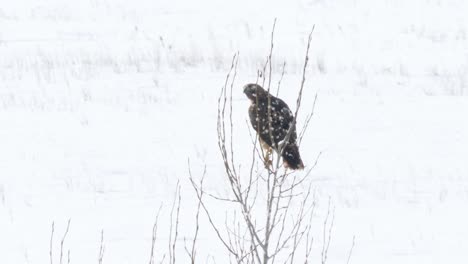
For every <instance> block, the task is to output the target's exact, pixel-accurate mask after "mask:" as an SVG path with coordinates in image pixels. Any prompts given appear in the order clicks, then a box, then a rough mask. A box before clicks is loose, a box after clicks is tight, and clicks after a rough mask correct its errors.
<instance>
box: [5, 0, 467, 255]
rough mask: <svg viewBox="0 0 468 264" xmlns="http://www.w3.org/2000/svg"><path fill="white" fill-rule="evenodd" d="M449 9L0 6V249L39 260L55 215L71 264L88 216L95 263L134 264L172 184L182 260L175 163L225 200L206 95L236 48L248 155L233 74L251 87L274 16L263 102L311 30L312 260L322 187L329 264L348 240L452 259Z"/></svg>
mask: <svg viewBox="0 0 468 264" xmlns="http://www.w3.org/2000/svg"><path fill="white" fill-rule="evenodd" d="M283 2H284V3H283ZM467 12H468V2H466V1H463V0H459V1H456V0H453V1H450V0H438V1H435V0H434V1H431V0H414V1H406V0H399V1H390V0H377V1H375V0H353V1H346V0H337V1H325V0H301V1H295V2H293V1H257V2H250V1H247V0H245V1H230V2H226V3H222V2H221V1H215V0H201V1H188V0H187V1H177V0H176V1H169V0H167V1H164V0H134V1H124V0H115V1H109V0H83V1H60V0H39V1H38V0H29V1H28V0H19V1H5V2H4V3H2V4H1V5H0V124H1V127H0V263H5V264H9V263H12V264H13V263H14V264H16V263H50V256H49V254H50V252H49V249H50V244H49V243H50V236H51V225H52V222H54V224H55V237H54V241H53V246H52V248H53V253H52V254H53V262H54V263H59V258H60V256H59V252H60V240H61V239H62V236H63V234H64V232H65V228H66V226H67V221H68V219H71V224H70V229H69V232H68V234H67V237H66V241H65V243H64V251H65V253H66V252H68V250H70V263H98V252H99V247H100V239H101V230H104V244H105V253H104V259H103V263H116V264H117V263H129V264H134V263H148V261H149V256H150V247H151V236H152V228H153V223H154V220H155V216H156V213H157V211H158V208H159V207H160V205H161V204H162V206H163V207H162V211H161V216H160V234H159V236H158V240H157V241H156V256H157V257H156V259H157V260H160V259H161V258H162V256H163V254H167V248H168V245H167V240H168V229H169V227H168V225H169V213H170V209H171V204H172V200H173V196H174V191H175V189H176V184H177V182H178V181H179V182H180V185H181V186H182V205H181V219H180V234H179V237H180V245H179V246H178V249H177V252H178V254H177V260H178V263H187V261H188V260H187V259H186V254H185V252H184V249H183V239H184V237H186V238H188V239H190V238H191V236H192V235H193V231H194V226H193V221H194V213H195V209H194V207H195V206H196V201H195V194H194V192H193V190H192V188H191V186H190V183H189V180H188V165H187V160H188V159H190V162H191V165H192V170H193V172H194V174H196V176H199V174H201V171H202V169H203V166H204V165H205V164H206V166H207V176H206V180H205V185H206V188H207V189H208V190H210V191H211V192H213V193H217V194H229V189H228V187H227V185H226V184H225V183H226V182H225V176H224V175H223V170H224V168H223V165H222V161H221V157H220V155H219V151H218V146H217V141H216V140H217V139H216V114H217V97H218V95H219V92H220V88H221V86H222V84H223V83H224V79H225V76H226V73H227V71H228V69H229V66H230V63H231V58H232V56H233V54H234V53H235V52H237V51H239V52H240V59H239V68H238V80H237V82H236V86H235V90H234V94H233V97H234V102H233V103H234V125H235V128H236V131H237V134H236V138H237V144H236V151H237V156H239V157H242V156H244V153H247V154H245V156H248V155H250V151H251V146H250V137H249V135H248V132H247V131H248V126H247V124H246V120H247V108H248V106H249V101H248V100H247V99H246V97H245V96H244V94H243V93H242V89H241V88H242V86H243V85H244V84H245V83H248V82H255V79H256V72H257V70H258V69H260V68H261V67H262V65H263V63H264V61H265V58H266V56H267V54H268V50H269V45H270V33H271V26H272V22H273V19H274V18H275V17H277V19H278V22H277V27H276V32H275V47H274V59H273V64H274V70H275V71H274V74H273V83H274V84H276V83H277V81H278V79H279V76H280V75H281V65H282V64H283V62H284V61H285V62H286V74H285V77H284V80H283V86H282V88H281V91H280V97H281V98H284V100H285V101H286V102H287V103H288V104H289V105H290V106H292V107H294V106H295V98H296V95H297V92H298V88H299V84H300V77H301V70H302V65H303V59H304V54H305V46H306V42H307V34H308V32H309V31H310V29H311V27H312V25H314V24H315V25H316V27H315V32H314V35H313V41H312V47H311V60H310V67H309V69H308V71H307V82H306V87H305V94H304V102H303V107H304V111H303V112H302V114H304V115H305V113H306V110H308V109H310V108H311V106H312V102H313V99H314V96H315V94H316V93H318V100H317V105H316V109H315V115H314V117H313V119H312V121H311V125H310V127H309V130H308V131H307V134H306V135H305V138H304V141H303V143H302V145H301V152H302V157H303V160H304V163H305V164H306V166H311V165H312V163H313V162H314V160H315V157H316V156H317V155H318V153H320V152H322V155H321V157H320V160H319V163H318V165H317V167H316V169H315V170H314V171H313V172H312V174H311V175H310V180H311V181H313V182H314V190H315V192H316V200H317V206H318V210H317V213H316V214H317V215H316V217H315V218H314V221H316V225H314V226H315V227H316V230H315V232H317V239H316V241H315V243H316V244H315V245H314V254H315V255H316V259H315V260H314V262H319V261H320V256H319V255H320V249H321V243H322V242H323V241H322V236H321V235H320V234H321V232H322V231H321V228H323V221H324V217H325V214H326V210H327V204H328V201H329V199H330V201H331V204H332V205H333V206H334V208H335V222H334V228H333V235H332V241H331V244H330V250H329V258H328V262H327V263H347V261H348V255H349V251H350V249H351V246H352V242H353V237H355V245H354V248H353V251H352V255H351V258H350V261H349V263H356V264H358V263H360V264H361V263H365V264H367V263H369V264H370V263H412V264H414V263H468V240H467V237H468V224H467V223H468V118H467V116H468V97H466V95H468V16H467V15H466V13H467ZM304 118H305V116H301V117H300V118H299V124H302V123H303V121H304ZM213 208H214V207H213ZM215 210H217V212H218V213H219V214H220V215H221V218H222V216H223V212H224V210H225V208H224V207H221V206H220V207H219V208H216V209H215ZM202 219H204V220H203V221H206V219H205V218H204V217H203V216H202ZM200 232H201V233H200V240H199V245H200V250H199V251H200V252H199V256H200V257H199V263H214V262H215V261H216V263H227V261H226V259H224V258H223V257H222V256H223V255H225V254H224V249H223V248H222V246H221V245H219V243H217V242H216V240H215V236H214V234H213V232H212V230H211V229H210V227H209V226H208V225H203V226H202V228H201V230H200ZM66 258H67V257H66V256H64V259H66ZM297 260H298V262H299V260H300V259H297ZM65 262H66V261H65V260H64V263H65Z"/></svg>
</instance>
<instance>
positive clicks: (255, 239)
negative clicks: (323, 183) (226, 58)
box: [189, 20, 329, 264]
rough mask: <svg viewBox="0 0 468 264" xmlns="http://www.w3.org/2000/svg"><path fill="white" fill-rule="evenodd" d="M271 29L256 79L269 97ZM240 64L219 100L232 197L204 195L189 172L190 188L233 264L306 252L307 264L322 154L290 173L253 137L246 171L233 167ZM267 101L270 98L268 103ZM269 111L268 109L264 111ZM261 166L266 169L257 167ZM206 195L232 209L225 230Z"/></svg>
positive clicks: (221, 140) (219, 124)
mask: <svg viewBox="0 0 468 264" xmlns="http://www.w3.org/2000/svg"><path fill="white" fill-rule="evenodd" d="M275 26H276V20H275V22H274V23H273V29H272V33H271V43H270V44H271V45H270V52H269V55H268V57H267V60H266V63H265V64H264V66H263V70H262V71H258V76H257V82H259V81H260V80H261V81H262V85H263V86H264V87H265V83H266V84H267V86H266V87H267V90H268V92H270V88H271V82H272V71H273V69H272V68H273V66H272V55H273V47H274V45H273V43H274V29H275ZM313 29H314V28H312V30H311V32H310V34H309V36H308V41H307V48H306V54H305V60H304V67H303V72H302V79H301V82H300V87H299V92H298V96H297V100H296V109H295V112H294V118H293V121H292V124H291V126H290V129H289V131H288V132H287V134H286V137H285V139H284V140H283V142H287V141H288V139H289V137H290V136H291V135H292V132H293V129H292V128H293V127H294V126H295V125H296V122H297V117H298V113H299V110H300V108H301V101H302V97H303V89H304V86H305V81H306V71H307V65H308V61H309V50H310V44H311V41H312V33H313ZM238 60H239V54H238V53H237V54H235V55H234V57H233V59H232V63H231V67H230V70H229V72H228V74H227V76H226V79H225V82H224V85H223V86H222V88H221V93H220V96H219V98H218V118H217V132H218V133H217V135H218V147H219V150H220V152H221V157H222V160H223V164H224V172H225V175H226V179H227V183H228V187H229V189H230V191H231V195H230V196H229V197H219V196H215V195H213V194H209V193H207V192H205V191H204V189H203V180H202V181H201V182H200V183H196V182H195V180H194V179H193V175H192V173H191V171H189V175H190V180H191V183H192V186H193V188H194V190H195V192H196V194H197V198H198V199H199V205H201V207H202V208H203V210H204V212H205V213H206V215H207V217H208V220H209V222H210V225H211V227H212V228H213V229H214V230H215V233H216V235H217V237H218V239H219V240H220V241H221V243H222V245H223V246H224V247H225V248H226V250H227V251H228V253H229V255H230V258H231V260H233V261H234V262H237V263H263V264H266V263H274V262H275V261H281V262H284V263H293V262H294V258H295V256H296V255H297V254H299V251H303V252H305V253H304V254H305V256H306V259H307V258H308V257H309V256H310V251H311V248H312V243H313V237H312V235H311V217H312V216H313V212H314V208H315V199H314V195H312V193H313V192H312V188H311V184H307V183H306V182H307V180H306V179H307V176H308V175H309V174H310V173H311V171H312V170H313V169H314V168H315V166H316V164H317V161H318V158H319V157H320V155H318V156H317V159H316V161H315V163H314V164H313V165H312V166H311V167H310V168H309V169H308V170H306V171H303V172H298V171H288V170H287V169H285V168H283V167H282V163H281V162H280V161H281V157H280V155H272V156H269V155H264V154H265V153H263V149H262V148H261V147H259V142H258V137H253V136H251V139H252V152H251V163H250V166H248V167H249V168H248V170H247V171H242V170H241V168H242V166H241V164H239V163H237V162H236V159H235V151H234V146H235V145H236V144H234V140H233V134H234V124H233V118H232V113H233V104H232V93H233V87H234V84H235V80H236V76H237V65H238ZM285 65H286V64H285V63H284V64H283V69H282V74H281V78H280V80H279V81H278V87H277V94H278V93H279V90H280V86H281V80H282V78H283V75H284V71H285ZM270 100H271V98H270V97H269V98H268V103H269V104H270V103H271V101H270ZM314 106H315V102H314ZM270 108H271V107H268V108H267V109H268V111H270ZM314 108H315V107H312V111H311V113H309V115H308V116H307V119H306V123H305V124H304V127H303V128H302V130H301V134H300V135H301V137H300V139H302V136H303V135H304V133H305V131H306V129H307V126H308V124H309V121H310V118H311V117H312V115H313V111H314ZM268 114H270V112H268ZM269 126H270V131H272V129H271V121H270V124H269ZM270 136H272V135H270ZM272 142H273V140H272ZM276 149H277V152H278V153H282V151H283V149H284V145H282V144H279V145H278V146H276ZM261 163H263V164H265V166H258V164H261ZM204 174H205V172H204ZM202 179H203V178H202ZM204 194H207V196H208V197H211V198H214V199H215V200H218V201H222V202H228V203H234V204H236V206H235V207H233V210H232V213H231V215H230V216H229V217H230V219H231V220H228V218H229V217H228V216H227V217H226V219H225V225H224V227H222V226H221V225H220V224H218V223H217V222H215V220H214V219H213V215H212V212H211V211H210V209H209V208H208V207H207V204H206V203H205V200H204V198H203V197H204V196H203V195H204ZM228 223H229V224H228ZM328 245H329V244H328ZM328 245H327V250H328ZM306 263H307V260H306Z"/></svg>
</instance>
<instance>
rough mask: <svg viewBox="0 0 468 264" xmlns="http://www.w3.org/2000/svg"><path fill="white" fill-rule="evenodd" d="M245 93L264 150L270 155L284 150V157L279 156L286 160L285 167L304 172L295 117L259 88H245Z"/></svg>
mask: <svg viewBox="0 0 468 264" xmlns="http://www.w3.org/2000/svg"><path fill="white" fill-rule="evenodd" d="M244 93H245V95H247V97H248V98H249V99H250V101H251V102H252V104H251V105H250V107H249V117H250V123H251V124H252V127H253V128H254V129H255V131H257V133H258V135H259V138H260V143H261V144H262V146H263V147H264V148H265V147H266V148H267V149H268V150H270V151H268V152H269V153H271V149H274V150H275V151H276V152H277V153H279V152H280V150H281V148H282V153H279V154H280V155H281V157H282V158H283V163H284V166H285V167H286V168H290V169H293V170H297V169H303V168H304V164H303V163H302V160H301V155H300V154H299V147H298V146H297V143H296V139H297V134H296V126H295V124H293V120H294V115H293V113H292V112H291V110H290V109H289V107H288V105H287V104H286V103H285V102H284V101H283V100H281V99H279V98H277V97H274V96H273V95H271V94H270V93H268V92H267V91H265V89H263V88H262V87H261V86H260V85H258V84H253V83H251V84H247V85H245V86H244ZM268 107H270V111H268ZM268 117H269V118H268ZM268 120H271V121H270V122H269V121H268ZM291 126H293V127H292V131H291V134H290V136H289V139H288V140H287V142H284V140H285V137H286V135H287V134H288V131H289V129H290V128H291ZM270 129H271V130H270Z"/></svg>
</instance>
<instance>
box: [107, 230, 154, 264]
mask: <svg viewBox="0 0 468 264" xmlns="http://www.w3.org/2000/svg"><path fill="white" fill-rule="evenodd" d="M104 250H105V247H104V229H102V230H101V244H100V246H99V255H98V263H99V264H102V259H103V258H104ZM150 264H153V262H150Z"/></svg>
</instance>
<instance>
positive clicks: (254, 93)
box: [244, 83, 267, 102]
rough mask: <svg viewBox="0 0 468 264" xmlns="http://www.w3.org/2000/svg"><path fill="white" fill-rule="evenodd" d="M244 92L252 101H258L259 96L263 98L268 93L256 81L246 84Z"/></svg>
mask: <svg viewBox="0 0 468 264" xmlns="http://www.w3.org/2000/svg"><path fill="white" fill-rule="evenodd" d="M244 93H245V95H247V97H248V98H249V99H250V100H251V101H252V102H256V101H257V98H261V97H262V96H265V95H266V94H267V92H266V91H265V90H264V89H263V88H262V87H261V86H260V85H258V84H255V83H249V84H246V85H245V86H244Z"/></svg>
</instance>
